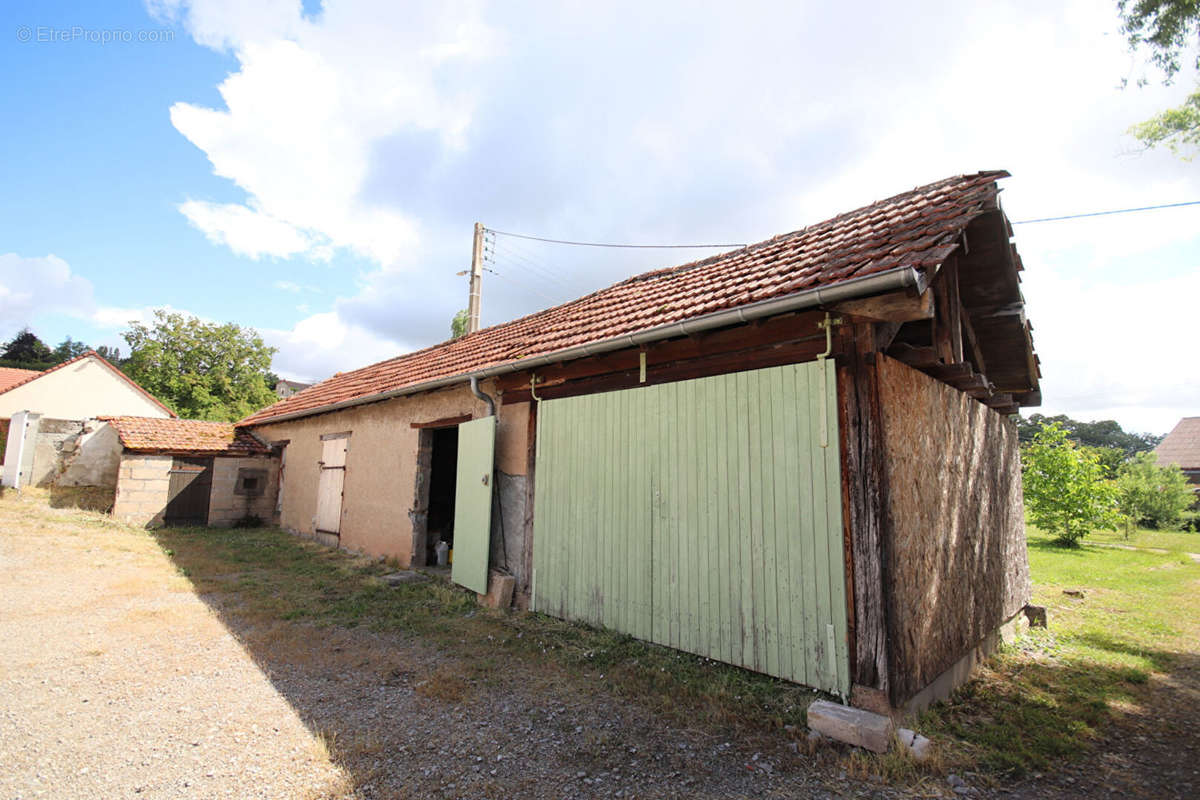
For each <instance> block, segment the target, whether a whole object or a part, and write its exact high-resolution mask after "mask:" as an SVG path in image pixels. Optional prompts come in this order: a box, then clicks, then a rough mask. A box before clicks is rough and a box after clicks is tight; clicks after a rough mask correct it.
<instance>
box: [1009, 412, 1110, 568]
mask: <svg viewBox="0 0 1200 800" xmlns="http://www.w3.org/2000/svg"><path fill="white" fill-rule="evenodd" d="M1022 477H1023V479H1024V485H1025V505H1026V508H1027V509H1028V511H1029V517H1030V519H1032V520H1033V523H1034V524H1035V525H1037V526H1038V527H1039V528H1041V529H1043V530H1045V531H1046V532H1048V533H1051V534H1054V535H1055V536H1056V537H1057V538H1058V541H1059V543H1061V544H1064V545H1067V546H1071V547H1075V546H1077V545H1078V544H1079V540H1080V539H1082V538H1083V537H1084V536H1086V535H1087V534H1089V533H1091V532H1092V531H1093V530H1095V529H1097V528H1103V529H1107V530H1115V529H1116V526H1117V523H1118V515H1117V513H1116V506H1117V502H1116V501H1117V492H1116V487H1115V486H1114V485H1113V483H1112V482H1111V481H1106V480H1104V478H1103V469H1102V467H1101V465H1100V461H1099V459H1098V458H1097V457H1096V456H1095V455H1094V454H1091V453H1088V452H1087V451H1086V450H1084V449H1082V448H1080V447H1079V446H1077V445H1076V444H1075V443H1074V442H1073V441H1071V440H1070V439H1069V438H1067V432H1066V430H1065V429H1064V428H1063V427H1062V426H1061V425H1060V424H1058V423H1057V422H1055V423H1050V424H1049V425H1043V426H1042V429H1041V430H1040V431H1038V433H1037V434H1035V435H1034V437H1033V441H1032V442H1030V443H1029V444H1028V445H1026V447H1025V449H1024V452H1023V453H1022Z"/></svg>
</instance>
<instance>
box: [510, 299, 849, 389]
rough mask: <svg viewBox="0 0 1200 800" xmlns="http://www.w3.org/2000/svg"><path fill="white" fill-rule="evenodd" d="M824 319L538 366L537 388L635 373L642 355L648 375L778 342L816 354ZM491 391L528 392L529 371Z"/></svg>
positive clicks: (788, 319) (810, 315) (785, 319)
mask: <svg viewBox="0 0 1200 800" xmlns="http://www.w3.org/2000/svg"><path fill="white" fill-rule="evenodd" d="M824 318H825V314H824V312H805V313H801V314H786V315H782V316H779V317H772V318H770V319H766V320H762V321H760V322H758V323H757V324H754V325H739V326H736V327H733V328H726V329H723V330H719V331H711V332H708V333H704V334H700V335H698V336H694V337H686V338H680V339H672V340H670V341H665V342H661V343H658V344H653V345H650V346H647V347H645V348H638V347H630V348H627V349H625V350H617V351H615V352H612V353H606V354H604V355H599V356H589V357H587V358H580V359H576V360H574V361H570V362H566V363H561V364H554V365H550V366H545V367H539V368H538V369H537V370H536V372H537V376H538V386H539V387H541V386H552V385H554V384H557V383H563V382H564V381H573V380H578V379H580V378H587V377H592V376H597V375H605V374H609V373H613V372H620V371H623V370H629V369H639V368H640V366H641V353H642V352H645V353H646V366H647V369H648V371H649V372H653V371H654V369H655V368H657V367H659V366H661V365H663V364H671V363H675V362H678V361H682V360H686V359H696V358H702V357H705V356H710V355H717V354H721V353H727V352H734V351H742V350H746V349H748V348H753V347H760V346H770V345H777V344H781V343H790V342H798V341H806V340H811V341H814V342H817V341H819V342H820V350H823V349H824V347H825V334H824V333H822V332H821V330H820V329H819V328H818V327H817V323H818V322H820V321H821V320H823V319H824ZM820 350H818V351H817V352H820ZM496 388H497V389H498V390H499V391H500V392H507V391H520V390H528V388H529V372H527V371H521V372H513V373H509V374H507V375H501V376H499V377H497V379H496Z"/></svg>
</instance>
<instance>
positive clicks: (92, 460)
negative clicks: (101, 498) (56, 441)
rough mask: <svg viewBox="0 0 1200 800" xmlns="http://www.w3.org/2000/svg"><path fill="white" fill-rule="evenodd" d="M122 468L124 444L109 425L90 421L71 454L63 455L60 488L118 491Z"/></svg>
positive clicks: (58, 482)
mask: <svg viewBox="0 0 1200 800" xmlns="http://www.w3.org/2000/svg"><path fill="white" fill-rule="evenodd" d="M120 465H121V440H120V437H118V436H117V429H116V428H114V427H113V426H112V425H110V424H108V423H107V422H99V421H97V420H87V421H86V422H85V423H84V424H83V430H82V431H81V433H80V435H79V438H78V440H77V441H76V442H75V443H74V447H73V448H70V452H69V453H64V458H63V471H62V474H61V475H59V477H58V480H56V481H55V484H56V485H58V486H106V487H110V488H113V487H116V485H117V471H118V469H119V468H120Z"/></svg>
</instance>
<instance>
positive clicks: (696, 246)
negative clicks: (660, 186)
mask: <svg viewBox="0 0 1200 800" xmlns="http://www.w3.org/2000/svg"><path fill="white" fill-rule="evenodd" d="M487 230H489V231H490V232H492V233H494V234H497V235H499V236H511V237H513V238H514V239H529V240H530V241H534V242H549V243H550V244H570V245H575V246H576V247H620V248H627V249H633V250H704V249H712V248H716V247H722V248H724V247H745V246H746V245H744V244H616V243H614V242H573V241H570V240H568V239H547V238H545V237H544V236H528V235H526V234H524V233H509V232H508V231H498V230H495V229H494V228H488V229H487Z"/></svg>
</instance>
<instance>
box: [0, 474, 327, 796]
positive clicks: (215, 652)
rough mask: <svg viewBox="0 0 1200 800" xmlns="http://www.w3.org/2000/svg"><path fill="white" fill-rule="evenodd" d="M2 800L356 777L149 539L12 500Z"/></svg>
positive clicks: (296, 791) (229, 790)
mask: <svg viewBox="0 0 1200 800" xmlns="http://www.w3.org/2000/svg"><path fill="white" fill-rule="evenodd" d="M0 621H2V622H0V764H2V765H3V767H2V768H0V797H3V798H6V800H7V798H35V797H56V798H93V797H94V798H123V797H189V798H207V797H214V798H215V797H221V798H226V797H228V798H233V797H269V798H283V797H289V798H290V797H298V798H305V797H330V796H335V797H336V796H338V795H339V794H345V787H348V786H349V780H348V776H347V775H346V774H345V773H344V771H343V770H342V769H341V768H340V767H338V766H336V765H335V764H334V763H333V762H332V761H331V759H330V757H329V755H328V753H327V751H326V748H325V746H324V744H323V743H322V742H321V741H320V740H319V738H318V737H316V736H314V735H313V733H312V732H311V731H310V730H309V729H308V728H307V727H306V726H305V725H304V723H303V722H302V721H301V719H300V717H299V716H298V715H297V714H296V712H295V711H294V710H293V709H292V707H291V706H290V705H289V704H288V702H287V700H286V699H285V698H284V697H282V696H281V695H280V693H279V692H278V691H277V690H276V689H275V688H274V687H273V686H272V684H271V682H270V680H268V679H267V678H266V677H265V676H264V675H263V673H262V672H261V671H260V670H259V668H258V667H257V666H256V665H255V663H254V661H253V659H252V658H251V657H250V655H249V654H248V653H247V652H246V650H245V649H244V648H243V647H242V646H241V645H240V644H239V643H238V642H237V640H236V639H235V638H234V637H233V636H232V635H231V634H230V632H229V631H228V630H226V628H225V627H224V626H223V625H222V624H221V622H220V620H219V619H218V617H217V615H216V614H214V613H213V612H212V611H211V610H210V609H209V607H208V606H207V605H205V603H204V602H203V601H201V600H200V599H199V598H198V597H197V596H196V595H195V594H193V593H192V591H191V589H190V584H189V583H188V581H187V580H186V579H185V578H182V577H180V576H179V575H178V574H177V573H176V571H175V568H174V566H173V565H172V563H171V560H170V559H169V558H168V557H167V556H166V555H165V554H164V553H163V552H162V551H161V550H160V549H159V548H158V547H157V545H156V544H155V543H154V540H153V539H151V538H150V537H149V536H146V535H145V534H143V533H140V532H137V531H133V530H131V529H129V528H125V527H122V526H119V525H115V524H113V523H110V522H107V521H106V520H104V519H103V518H101V517H99V516H98V515H92V514H84V513H78V514H72V513H71V512H50V511H48V510H47V509H45V508H44V507H39V506H38V505H36V504H35V503H32V502H29V501H26V502H21V501H16V500H14V499H13V498H12V495H11V493H9V495H8V497H6V498H5V499H4V500H3V501H0Z"/></svg>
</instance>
